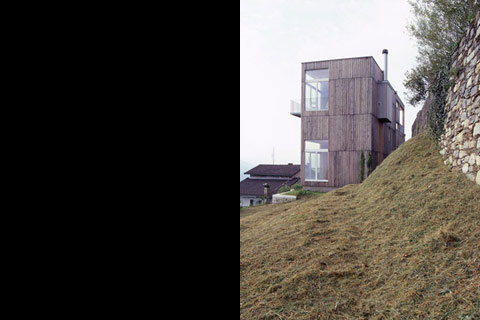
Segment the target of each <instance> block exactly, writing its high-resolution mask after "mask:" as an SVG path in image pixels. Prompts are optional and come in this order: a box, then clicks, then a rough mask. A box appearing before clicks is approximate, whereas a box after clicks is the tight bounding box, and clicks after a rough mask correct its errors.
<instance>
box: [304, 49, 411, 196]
mask: <svg viewBox="0 0 480 320" xmlns="http://www.w3.org/2000/svg"><path fill="white" fill-rule="evenodd" d="M325 69H328V72H327V73H328V80H325V79H324V81H328V86H327V85H326V83H325V85H324V86H325V87H326V88H324V89H322V90H324V91H323V92H324V93H323V96H322V97H323V99H326V97H325V96H326V95H328V107H327V108H326V110H320V108H319V110H311V107H310V105H309V107H308V108H310V110H308V108H306V103H307V102H306V95H307V93H306V83H307V82H308V81H309V80H307V79H306V76H307V72H308V71H313V70H325ZM308 83H310V82H308ZM388 87H390V88H391V85H390V84H389V83H388V82H386V81H384V80H383V71H382V70H381V69H380V67H379V66H378V65H377V63H376V62H375V60H374V59H373V57H361V58H349V59H337V60H326V61H317V62H305V63H302V99H301V116H300V117H301V123H302V124H301V131H302V132H301V153H302V154H301V172H300V176H301V182H302V185H303V186H304V188H305V189H311V190H330V189H333V188H338V187H341V186H344V185H346V184H351V183H359V182H360V157H361V152H364V156H365V162H366V160H367V159H368V156H369V153H370V152H371V154H372V159H373V167H374V168H375V167H376V166H377V165H379V164H380V163H381V162H382V160H383V159H384V158H385V157H386V156H387V155H388V154H390V153H391V152H392V151H393V150H395V149H396V148H397V147H398V146H399V145H400V144H401V143H403V142H404V141H405V134H404V132H403V124H404V117H405V115H404V111H403V110H405V108H404V106H403V103H402V102H401V101H400V99H399V97H398V96H397V94H396V92H395V91H393V88H392V89H388V90H390V91H389V92H388V94H390V95H391V97H388V99H390V100H388V101H389V102H387V103H385V101H387V100H386V99H387V95H388V94H387V91H386V90H387V89H385V88H388ZM317 88H319V87H317ZM308 90H311V85H309V86H308ZM317 91H319V89H317ZM319 92H320V91H319ZM308 99H309V101H313V100H310V99H312V98H311V93H308ZM308 103H311V102H308ZM382 108H392V109H391V110H388V112H385V109H382ZM385 114H387V115H385ZM306 141H328V162H327V161H326V159H325V158H322V159H323V161H324V163H325V164H324V166H325V165H327V166H328V169H326V168H325V167H324V168H323V169H322V170H323V171H322V172H323V173H322V174H323V176H322V177H323V178H322V179H313V180H312V179H306V170H311V165H310V164H309V163H314V161H320V155H319V156H318V158H317V157H312V158H308V161H307V169H306V163H305V155H306V150H305V144H306ZM307 156H308V157H310V152H308V153H307ZM323 156H324V157H326V154H324V155H323ZM325 170H326V171H327V172H325ZM312 172H313V171H312ZM366 172H367V168H366V167H365V177H366ZM308 175H309V176H311V174H310V173H309V174H308ZM317 176H318V175H315V177H317Z"/></svg>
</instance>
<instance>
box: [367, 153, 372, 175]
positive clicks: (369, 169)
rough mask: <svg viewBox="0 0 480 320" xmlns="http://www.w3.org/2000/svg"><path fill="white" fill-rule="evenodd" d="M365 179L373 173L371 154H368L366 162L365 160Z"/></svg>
mask: <svg viewBox="0 0 480 320" xmlns="http://www.w3.org/2000/svg"><path fill="white" fill-rule="evenodd" d="M367 168H368V171H367V177H368V176H369V175H370V174H371V173H372V171H373V159H372V152H371V151H369V152H368V160H367Z"/></svg>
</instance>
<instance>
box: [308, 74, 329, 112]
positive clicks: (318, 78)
mask: <svg viewBox="0 0 480 320" xmlns="http://www.w3.org/2000/svg"><path fill="white" fill-rule="evenodd" d="M305 110H306V111H319V110H328V69H319V70H309V71H305Z"/></svg>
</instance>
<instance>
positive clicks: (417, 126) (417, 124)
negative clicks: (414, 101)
mask: <svg viewBox="0 0 480 320" xmlns="http://www.w3.org/2000/svg"><path fill="white" fill-rule="evenodd" d="M431 105H432V99H431V98H430V97H428V98H427V99H426V100H425V103H424V104H423V107H422V110H420V111H418V113H417V117H416V118H415V121H414V122H413V124H412V137H415V136H416V135H417V134H419V133H420V132H423V131H425V130H426V129H427V124H428V113H429V112H430V107H431Z"/></svg>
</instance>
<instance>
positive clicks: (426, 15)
mask: <svg viewBox="0 0 480 320" xmlns="http://www.w3.org/2000/svg"><path fill="white" fill-rule="evenodd" d="M408 2H409V4H410V5H411V7H412V10H413V13H414V17H415V18H414V21H413V22H412V23H411V24H409V25H408V26H407V29H408V31H409V33H410V34H411V36H413V37H414V38H416V39H417V45H418V56H417V63H418V64H417V66H416V67H414V68H412V69H411V70H410V71H409V72H407V74H406V80H405V81H404V83H403V84H404V85H405V87H406V89H407V92H406V93H407V99H408V102H409V103H410V104H412V105H417V104H418V103H419V102H421V101H423V100H425V99H426V97H427V96H428V94H430V93H431V90H432V88H433V87H434V86H435V81H436V79H437V78H438V74H439V73H441V72H442V71H443V69H444V68H445V67H447V68H449V67H450V66H449V62H450V60H451V56H452V54H453V51H454V50H455V48H456V47H457V46H458V44H459V42H460V40H461V39H462V37H463V36H464V35H465V32H466V30H467V28H468V26H469V24H470V22H471V21H472V19H473V18H474V17H475V14H476V12H477V11H478V10H479V9H480V0H416V1H413V0H409V1H408Z"/></svg>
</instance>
